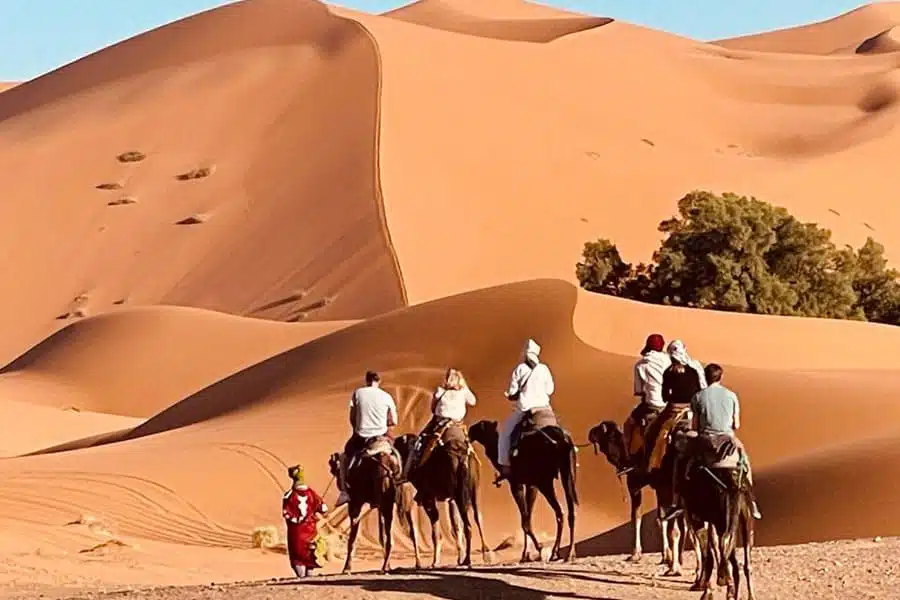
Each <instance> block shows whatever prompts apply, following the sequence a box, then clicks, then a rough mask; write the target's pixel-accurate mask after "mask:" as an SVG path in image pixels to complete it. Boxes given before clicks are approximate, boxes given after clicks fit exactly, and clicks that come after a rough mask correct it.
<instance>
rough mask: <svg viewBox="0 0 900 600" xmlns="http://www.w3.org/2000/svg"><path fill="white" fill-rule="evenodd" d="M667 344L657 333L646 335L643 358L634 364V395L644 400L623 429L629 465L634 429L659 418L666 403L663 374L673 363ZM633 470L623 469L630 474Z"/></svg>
mask: <svg viewBox="0 0 900 600" xmlns="http://www.w3.org/2000/svg"><path fill="white" fill-rule="evenodd" d="M665 345H666V341H665V339H664V338H663V336H662V335H660V334H658V333H654V334H651V335H649V336H647V341H646V342H645V344H644V349H643V350H641V358H640V359H638V361H637V362H636V363H635V364H634V395H635V396H637V397H638V398H640V399H641V401H640V402H639V403H638V405H637V406H636V407H635V408H634V410H632V411H631V414H630V415H628V418H627V419H626V420H625V423H624V425H623V427H622V433H623V436H624V438H625V457H626V460H627V462H628V463H630V462H631V459H632V456H631V453H632V447H633V442H632V437H633V436H634V429H635V427H637V426H638V424H639V423H640V422H641V420H642V419H647V420H651V419H653V418H654V417H656V416H657V415H658V414H659V413H660V411H662V409H663V408H665V406H666V403H665V401H664V400H663V397H662V378H663V373H664V372H665V370H666V369H667V368H668V367H669V365H671V364H672V360H671V359H670V358H669V355H668V354H666V353H665V352H664V351H663V348H665ZM630 468H631V467H628V468H626V469H624V470H623V472H624V471H628V470H630Z"/></svg>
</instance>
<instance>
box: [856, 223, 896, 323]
mask: <svg viewBox="0 0 900 600" xmlns="http://www.w3.org/2000/svg"><path fill="white" fill-rule="evenodd" d="M854 258H855V260H854V261H853V265H852V268H853V289H854V290H855V292H856V294H857V298H858V301H857V306H858V307H859V309H860V310H861V311H863V312H864V313H865V315H866V318H867V319H868V320H869V321H875V322H878V323H891V324H893V325H900V273H898V272H897V271H896V270H895V269H890V268H888V266H887V259H885V258H884V246H882V245H881V244H879V243H878V242H876V241H875V240H873V239H872V238H871V237H869V238H866V243H865V244H863V246H862V247H861V248H860V249H859V252H858V253H857V254H856V256H855V257H854Z"/></svg>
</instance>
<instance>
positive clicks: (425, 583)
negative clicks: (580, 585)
mask: <svg viewBox="0 0 900 600" xmlns="http://www.w3.org/2000/svg"><path fill="white" fill-rule="evenodd" d="M486 572H489V573H498V574H502V573H504V572H507V570H497V571H495V570H488V571H486ZM508 573H509V574H510V575H526V576H527V574H521V573H519V572H518V571H516V570H514V569H510V570H508ZM554 574H555V575H558V576H559V577H560V578H565V577H566V575H567V574H566V572H565V571H558V572H556V573H554ZM548 578H549V577H548ZM598 583H599V582H598ZM274 585H280V586H296V587H297V588H301V587H353V588H358V589H359V590H360V591H367V592H402V593H405V594H421V595H422V596H424V597H426V598H428V597H432V598H444V599H445V600H481V599H484V600H487V599H491V600H494V599H496V598H503V600H545V599H547V598H550V597H551V596H552V597H554V598H574V599H576V600H623V599H621V598H613V597H610V596H586V595H582V594H577V593H575V592H567V591H561V590H558V589H555V590H552V589H551V590H539V589H534V588H533V587H528V586H526V585H517V584H514V583H510V582H508V581H503V580H501V579H495V578H493V577H482V576H479V575H475V574H474V572H473V571H467V572H466V573H465V574H463V573H453V572H451V571H440V570H432V571H419V572H418V573H416V574H415V575H413V574H405V573H404V574H398V571H394V572H392V574H391V575H377V576H371V577H366V576H361V577H343V576H337V577H321V578H316V579H308V580H304V581H296V580H293V581H284V582H279V583H277V584H274Z"/></svg>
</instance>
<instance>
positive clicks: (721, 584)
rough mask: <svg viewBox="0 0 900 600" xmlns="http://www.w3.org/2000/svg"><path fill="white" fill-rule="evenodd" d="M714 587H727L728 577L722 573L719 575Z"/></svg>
mask: <svg viewBox="0 0 900 600" xmlns="http://www.w3.org/2000/svg"><path fill="white" fill-rule="evenodd" d="M716 585H717V586H719V587H726V586H728V575H726V574H724V573H720V574H719V576H718V577H717V578H716Z"/></svg>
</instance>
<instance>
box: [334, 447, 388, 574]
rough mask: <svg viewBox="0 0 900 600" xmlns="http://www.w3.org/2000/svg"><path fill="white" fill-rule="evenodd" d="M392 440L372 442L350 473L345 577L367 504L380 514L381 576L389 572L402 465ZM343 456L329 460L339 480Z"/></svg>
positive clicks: (348, 481) (337, 455)
mask: <svg viewBox="0 0 900 600" xmlns="http://www.w3.org/2000/svg"><path fill="white" fill-rule="evenodd" d="M394 452H395V451H394V448H393V446H392V445H391V442H390V439H389V438H387V437H377V438H375V439H373V440H371V441H370V442H369V443H368V444H367V445H366V447H365V448H364V449H363V450H362V452H360V453H359V456H358V457H357V458H356V460H355V461H354V462H355V464H353V465H351V466H350V468H349V469H348V470H347V484H348V493H349V496H350V501H349V502H348V504H347V509H348V514H349V515H350V537H349V539H348V540H347V560H346V561H345V562H344V570H343V573H344V574H348V573H350V571H351V562H352V558H353V550H354V545H355V543H356V536H357V534H358V533H359V523H360V521H361V519H362V517H361V513H362V507H363V505H364V504H368V505H370V506H371V507H373V508H376V509H377V510H378V534H379V538H380V541H381V543H382V547H383V549H384V562H383V563H382V565H381V572H382V573H387V572H388V571H390V563H391V550H392V547H393V535H392V531H391V528H392V525H393V520H394V504H395V502H396V499H397V483H396V480H397V478H398V477H399V475H400V464H399V460H398V457H397V456H396V455H395V453H394ZM340 458H341V454H340V453H339V452H335V453H334V454H332V455H331V457H330V458H329V459H328V467H329V469H330V471H331V474H332V475H333V476H335V477H338V473H339V471H340Z"/></svg>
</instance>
